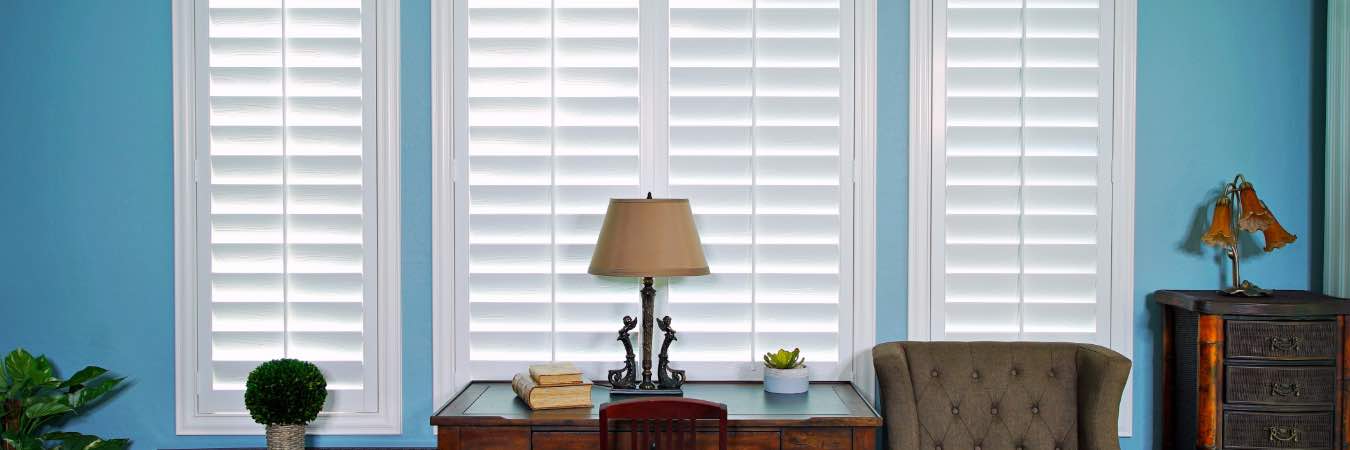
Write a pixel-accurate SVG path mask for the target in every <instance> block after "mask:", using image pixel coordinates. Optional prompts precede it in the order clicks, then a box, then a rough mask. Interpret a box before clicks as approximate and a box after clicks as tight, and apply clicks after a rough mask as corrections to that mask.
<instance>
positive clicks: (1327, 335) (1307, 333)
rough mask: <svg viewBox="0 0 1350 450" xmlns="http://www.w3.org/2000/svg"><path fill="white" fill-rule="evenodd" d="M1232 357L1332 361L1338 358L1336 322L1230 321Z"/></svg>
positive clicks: (1229, 338) (1229, 355)
mask: <svg viewBox="0 0 1350 450" xmlns="http://www.w3.org/2000/svg"><path fill="white" fill-rule="evenodd" d="M1227 328H1228V329H1227V336H1226V339H1225V340H1226V341H1228V344H1227V347H1226V349H1225V354H1226V355H1227V356H1228V357H1229V358H1254V359H1267V360H1330V359H1333V358H1335V357H1336V342H1337V341H1338V336H1337V335H1338V334H1340V333H1338V331H1339V329H1338V327H1337V326H1336V322H1333V321H1329V320H1328V321H1288V322H1276V321H1264V320H1231V321H1228V327H1227Z"/></svg>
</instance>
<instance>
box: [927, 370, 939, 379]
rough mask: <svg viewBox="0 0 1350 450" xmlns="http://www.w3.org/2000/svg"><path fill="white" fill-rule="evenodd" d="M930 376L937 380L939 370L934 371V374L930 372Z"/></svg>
mask: <svg viewBox="0 0 1350 450" xmlns="http://www.w3.org/2000/svg"><path fill="white" fill-rule="evenodd" d="M928 376H930V377H933V378H937V376H938V372H937V370H934V371H932V372H928Z"/></svg>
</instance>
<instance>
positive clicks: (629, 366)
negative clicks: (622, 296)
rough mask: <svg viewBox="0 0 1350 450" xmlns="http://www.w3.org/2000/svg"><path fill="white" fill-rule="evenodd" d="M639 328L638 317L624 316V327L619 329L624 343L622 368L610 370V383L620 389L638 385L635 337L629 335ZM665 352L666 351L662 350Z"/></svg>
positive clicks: (620, 340) (620, 338) (621, 340)
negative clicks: (634, 348) (634, 350)
mask: <svg viewBox="0 0 1350 450" xmlns="http://www.w3.org/2000/svg"><path fill="white" fill-rule="evenodd" d="M633 328H637V319H634V318H633V317H632V316H623V328H620V329H619V339H618V340H619V342H622V343H623V349H624V354H625V356H624V360H623V368H622V369H612V370H610V371H609V384H610V386H613V387H615V388H619V389H632V388H635V387H637V356H635V355H634V354H633V338H631V337H629V335H628V332H630V331H633ZM662 354H664V352H662Z"/></svg>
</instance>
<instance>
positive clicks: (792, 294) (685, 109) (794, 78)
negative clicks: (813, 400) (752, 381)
mask: <svg viewBox="0 0 1350 450" xmlns="http://www.w3.org/2000/svg"><path fill="white" fill-rule="evenodd" d="M669 20H670V34H669V38H670V48H669V55H670V59H669V64H670V67H669V71H670V72H669V76H670V88H669V95H670V112H669V114H670V115H669V130H670V136H669V138H670V141H669V153H668V155H669V159H668V170H669V179H668V182H669V186H670V193H671V196H673V197H687V198H689V199H690V204H691V206H692V207H693V209H694V213H695V216H696V220H697V222H698V226H699V232H700V234H701V236H702V239H703V243H704V248H705V253H706V254H707V257H708V263H709V265H710V268H711V270H712V273H713V274H712V275H711V276H707V277H690V278H683V279H675V280H672V281H671V283H670V287H669V290H668V294H669V296H668V298H669V302H668V304H667V308H666V309H667V310H668V311H669V314H671V315H672V316H673V317H675V318H676V319H677V322H676V323H677V329H679V330H680V333H681V334H680V341H679V343H680V345H679V352H680V358H679V359H680V361H681V362H683V363H685V365H688V364H687V362H690V361H699V362H721V363H725V362H742V361H757V360H758V358H759V355H760V354H763V353H765V352H768V351H773V350H777V349H778V348H781V347H786V348H789V349H791V348H794V347H800V348H801V349H802V352H803V354H804V355H805V356H806V357H807V360H809V361H811V367H812V369H813V371H818V372H819V373H821V374H825V373H831V372H832V370H833V368H834V366H835V365H836V363H837V361H838V360H839V343H838V339H839V338H838V333H839V324H840V297H841V295H840V293H841V286H840V283H841V277H840V275H841V261H840V259H841V251H840V248H841V247H840V245H841V233H842V227H843V226H847V224H846V223H845V222H843V221H842V216H841V210H840V205H841V199H842V198H843V197H842V196H841V192H840V184H841V168H840V164H841V156H842V153H843V152H842V149H843V144H842V141H841V136H840V133H841V112H842V109H843V107H842V105H841V97H840V92H841V90H842V86H841V84H842V80H843V78H844V75H843V74H841V51H842V50H841V49H842V48H843V45H842V41H841V33H840V28H841V27H840V23H841V22H840V7H839V3H838V1H837V0H795V1H794V0H757V1H756V0H718V1H708V0H671V1H670V17H669ZM752 364H753V363H752ZM736 370H737V369H731V370H730V371H727V370H723V371H722V372H724V373H722V374H720V375H721V376H729V377H735V376H744V375H743V374H738V373H736ZM701 373H703V372H701ZM703 375H704V376H709V375H707V374H706V373H703Z"/></svg>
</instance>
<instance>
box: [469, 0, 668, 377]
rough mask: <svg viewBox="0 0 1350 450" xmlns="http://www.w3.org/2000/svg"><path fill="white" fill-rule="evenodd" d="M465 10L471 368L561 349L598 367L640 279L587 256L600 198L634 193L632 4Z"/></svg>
mask: <svg viewBox="0 0 1350 450" xmlns="http://www.w3.org/2000/svg"><path fill="white" fill-rule="evenodd" d="M467 9H468V27H467V45H468V55H467V70H468V74H467V78H468V83H467V84H468V86H467V90H468V92H467V96H466V97H462V98H467V99H468V103H469V105H468V124H467V134H468V141H469V142H468V163H469V180H468V189H469V199H470V200H469V203H470V204H469V214H468V221H469V230H468V245H469V255H468V262H467V263H468V264H467V266H468V272H469V274H468V280H467V282H468V297H469V304H468V306H469V323H468V326H469V334H470V337H469V346H468V350H469V360H470V364H471V376H472V377H473V379H483V378H498V379H509V378H510V377H511V376H512V375H513V374H515V373H516V372H518V371H519V370H520V368H521V367H523V365H522V363H529V362H541V361H552V360H563V361H574V362H578V363H581V364H580V365H581V366H582V367H584V368H587V369H588V372H591V375H592V376H594V377H599V376H600V375H602V374H603V371H602V370H601V368H603V367H607V366H609V365H612V362H613V361H619V360H622V358H623V355H622V353H621V351H619V350H618V347H617V346H616V344H615V342H614V332H615V331H616V330H617V329H618V326H619V325H618V324H620V322H621V320H620V319H621V318H622V317H623V316H624V315H637V312H636V310H637V300H638V297H637V292H636V291H637V287H638V286H637V284H635V283H633V282H632V280H626V279H606V278H598V277H593V276H591V275H589V274H587V273H586V267H587V265H588V263H589V261H590V257H591V252H592V251H593V249H594V246H595V240H596V237H597V235H598V234H599V232H600V223H601V221H602V220H603V218H604V214H605V208H606V206H607V205H608V202H609V199H610V198H611V197H622V198H631V197H636V196H639V195H640V194H641V192H640V187H639V184H640V180H639V178H640V171H641V167H640V159H639V138H640V132H639V116H640V114H639V103H638V90H639V88H638V83H639V73H638V60H639V54H638V52H639V50H638V21H639V18H638V1H637V0H553V1H550V0H512V1H505V2H504V1H499V0H470V1H469V2H468V6H467ZM588 363H591V364H588Z"/></svg>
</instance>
